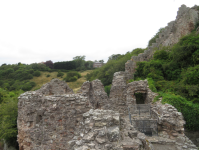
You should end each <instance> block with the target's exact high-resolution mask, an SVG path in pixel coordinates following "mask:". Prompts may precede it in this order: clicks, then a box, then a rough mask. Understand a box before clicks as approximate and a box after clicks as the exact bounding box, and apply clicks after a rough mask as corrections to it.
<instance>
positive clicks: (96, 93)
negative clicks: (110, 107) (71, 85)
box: [78, 79, 108, 109]
mask: <svg viewBox="0 0 199 150" xmlns="http://www.w3.org/2000/svg"><path fill="white" fill-rule="evenodd" d="M78 93H82V94H83V95H84V96H86V97H87V98H88V99H89V102H90V104H91V106H92V107H93V108H94V109H100V108H105V107H106V106H107V104H108V96H107V93H106V92H105V91H104V86H103V84H102V82H101V81H100V80H98V79H96V80H94V81H91V82H89V81H86V82H84V83H83V84H82V87H81V89H80V91H79V92H78Z"/></svg>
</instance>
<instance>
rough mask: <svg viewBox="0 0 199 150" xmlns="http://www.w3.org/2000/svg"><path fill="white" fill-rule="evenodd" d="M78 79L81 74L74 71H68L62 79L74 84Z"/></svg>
mask: <svg viewBox="0 0 199 150" xmlns="http://www.w3.org/2000/svg"><path fill="white" fill-rule="evenodd" d="M78 78H81V74H80V73H78V72H76V71H70V72H68V73H67V76H66V77H65V78H64V80H65V81H66V82H74V81H76V80H77V79H78Z"/></svg>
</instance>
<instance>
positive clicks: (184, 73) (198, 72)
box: [135, 32, 199, 130]
mask: <svg viewBox="0 0 199 150" xmlns="http://www.w3.org/2000/svg"><path fill="white" fill-rule="evenodd" d="M146 78H148V79H149V80H150V82H151V85H152V89H153V91H154V92H155V91H156V90H157V91H158V92H160V93H161V92H162V93H164V94H161V95H162V96H163V102H166V103H169V104H172V105H173V106H175V107H176V108H177V109H178V111H180V112H182V113H183V116H184V118H185V120H186V122H187V124H186V127H187V128H188V129H192V130H196V129H199V122H198V121H197V120H198V118H199V117H198V114H199V35H198V34H195V32H193V33H192V34H190V35H188V36H185V37H183V38H182V39H181V40H180V41H179V43H177V44H175V45H174V46H173V47H163V48H162V49H160V50H157V51H156V52H155V53H154V56H153V59H152V60H150V61H148V62H146V61H144V62H138V63H137V68H136V73H135V80H138V79H146ZM189 110H190V111H189Z"/></svg>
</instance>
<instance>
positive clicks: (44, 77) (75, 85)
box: [30, 70, 92, 93]
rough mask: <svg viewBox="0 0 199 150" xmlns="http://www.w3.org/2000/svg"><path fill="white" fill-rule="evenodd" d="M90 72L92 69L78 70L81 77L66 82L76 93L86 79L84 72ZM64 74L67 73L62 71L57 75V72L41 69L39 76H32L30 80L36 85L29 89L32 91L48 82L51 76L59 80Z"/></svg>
mask: <svg viewBox="0 0 199 150" xmlns="http://www.w3.org/2000/svg"><path fill="white" fill-rule="evenodd" d="M91 72H92V70H87V71H83V72H79V73H80V74H81V76H82V77H81V78H79V79H78V80H77V81H75V82H67V84H68V85H69V87H70V88H71V89H73V91H74V92H75V93H76V92H77V91H78V90H79V89H80V88H81V85H82V84H83V83H84V82H85V81H86V78H85V76H86V74H87V73H91ZM63 73H64V72H63ZM66 75H67V73H64V75H63V77H57V72H47V71H41V75H40V76H39V77H33V79H31V80H30V81H31V82H35V83H36V86H35V87H33V88H32V89H31V90H32V91H34V90H37V89H39V88H41V87H42V85H44V84H46V83H48V82H50V81H51V80H52V79H53V78H58V79H60V80H63V78H65V77H66Z"/></svg>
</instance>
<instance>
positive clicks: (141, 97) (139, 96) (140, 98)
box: [135, 93, 146, 104]
mask: <svg viewBox="0 0 199 150" xmlns="http://www.w3.org/2000/svg"><path fill="white" fill-rule="evenodd" d="M135 98H136V104H145V100H146V93H135Z"/></svg>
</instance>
